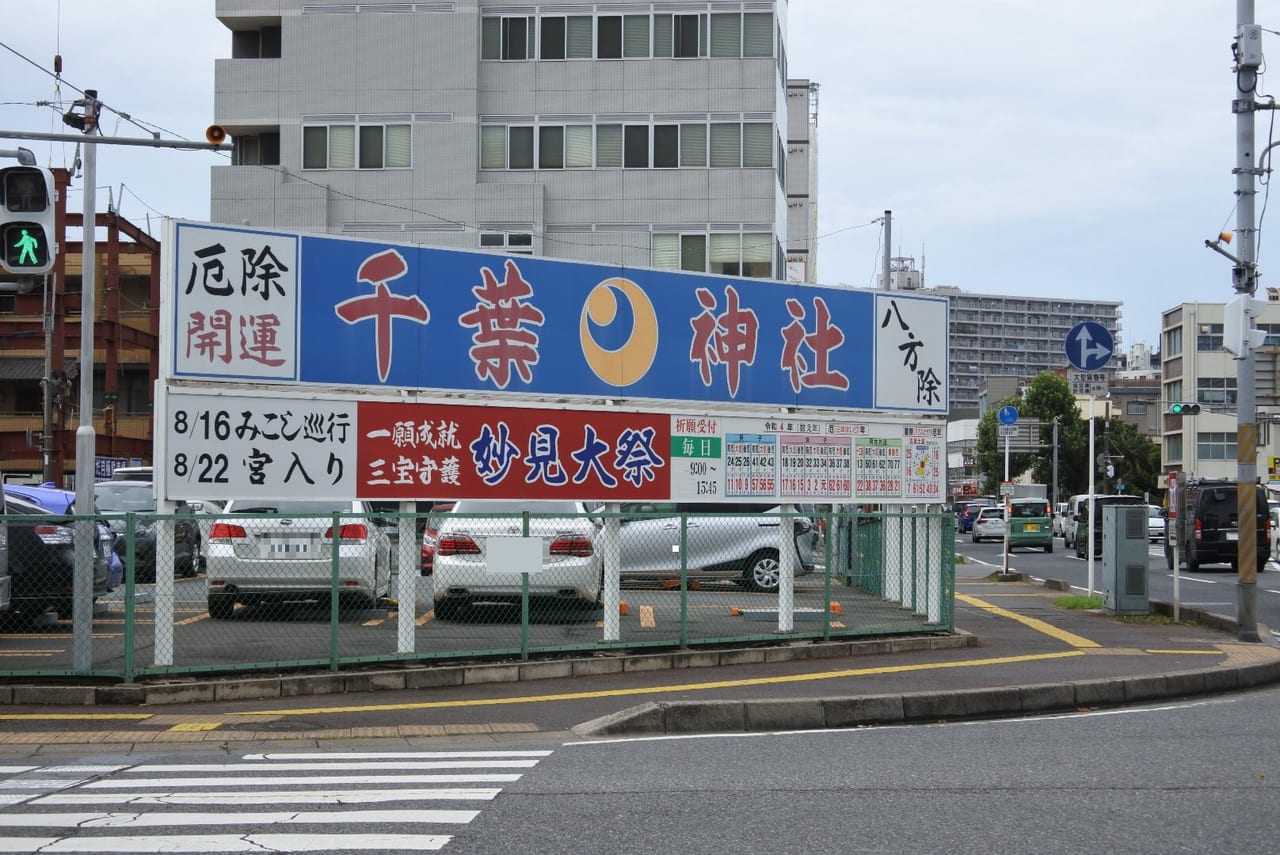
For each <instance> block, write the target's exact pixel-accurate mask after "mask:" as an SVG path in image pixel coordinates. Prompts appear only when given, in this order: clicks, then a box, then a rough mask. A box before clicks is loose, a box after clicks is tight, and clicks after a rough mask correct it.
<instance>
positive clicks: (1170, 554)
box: [1164, 545, 1173, 570]
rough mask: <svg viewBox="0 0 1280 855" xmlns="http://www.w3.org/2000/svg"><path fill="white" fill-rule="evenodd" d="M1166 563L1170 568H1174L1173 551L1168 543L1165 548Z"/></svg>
mask: <svg viewBox="0 0 1280 855" xmlns="http://www.w3.org/2000/svg"><path fill="white" fill-rule="evenodd" d="M1164 564H1165V567H1167V568H1169V569H1170V570H1172V569H1173V552H1172V551H1171V550H1170V549H1169V547H1168V546H1167V545H1166V546H1165V548H1164Z"/></svg>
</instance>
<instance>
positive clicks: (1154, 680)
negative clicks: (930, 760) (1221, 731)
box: [571, 656, 1280, 739]
mask: <svg viewBox="0 0 1280 855" xmlns="http://www.w3.org/2000/svg"><path fill="white" fill-rule="evenodd" d="M1209 675H1213V676H1212V678H1210V677H1209ZM1273 683H1280V656H1277V658H1276V659H1275V660H1274V661H1271V662H1264V663H1256V664H1250V665H1242V666H1237V667H1235V668H1224V669H1217V670H1215V671H1178V672H1172V673H1168V674H1150V675H1143V676H1140V677H1121V678H1111V679H1102V680H1084V681H1080V682H1077V683H1068V684H1032V685H1025V686H1000V687H995V688H988V689H961V690H958V691H947V692H911V693H906V694H901V695H861V696H857V695H853V696H848V697H833V698H809V699H790V700H785V701H661V702H650V703H645V704H641V705H639V706H636V707H631V708H630V709H626V710H620V711H619V712H616V713H613V714H611V715H607V716H602V717H600V718H596V719H592V720H591V721H586V722H583V723H582V724H579V725H576V726H574V727H573V728H572V729H571V730H572V733H573V734H574V735H575V736H577V737H579V738H583V739H599V738H606V737H618V736H652V735H675V734H689V733H735V732H742V733H751V732H770V731H778V730H819V729H825V728H840V727H860V726H870V725H886V724H919V723H938V722H944V721H955V720H962V719H975V718H997V717H1007V716H1018V715H1030V714H1036V715H1040V714H1044V713H1053V712H1081V711H1087V710H1092V709H1100V708H1107V707H1117V706H1124V705H1127V704H1134V703H1142V702H1150V701H1156V700H1160V699H1163V698H1190V697H1197V696H1202V695H1211V694H1217V693H1220V692H1229V691H1235V690H1239V689H1248V688H1254V687H1257V686H1263V685H1270V684H1273Z"/></svg>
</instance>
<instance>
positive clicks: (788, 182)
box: [211, 0, 817, 282]
mask: <svg viewBox="0 0 1280 855" xmlns="http://www.w3.org/2000/svg"><path fill="white" fill-rule="evenodd" d="M787 8H788V3H787V2H786V0H765V2H761V1H760V0H751V2H721V0H716V2H658V3H636V2H619V0H593V2H584V0H563V2H559V3H557V4H555V5H554V6H551V5H547V4H545V3H536V2H530V0H502V2H490V0H452V2H404V3H360V2H355V3H352V2H344V3H334V2H317V0H273V2H270V3H263V2H261V0H217V4H216V15H217V17H218V19H219V20H220V21H221V22H222V23H223V24H225V25H226V26H227V28H228V29H229V30H231V37H232V39H231V43H232V51H231V57H230V58H229V59H221V60H218V61H217V65H216V69H215V90H216V91H215V108H214V110H215V121H216V123H217V124H218V125H220V126H221V127H222V128H224V129H225V131H226V132H227V134H228V136H229V138H230V139H231V140H232V142H233V143H234V155H233V158H232V162H231V163H230V164H229V165H226V166H218V167H214V169H213V175H212V189H211V218H212V219H213V220H214V221H215V222H220V223H231V224H247V225H252V226H255V227H278V228H287V229H291V230H300V231H314V232H320V233H330V234H341V235H347V236H360V237H368V238H370V239H376V240H386V241H394V242H416V243H425V244H431V245H435V246H440V247H445V248H450V249H476V250H485V251H504V252H512V253H531V254H536V255H546V256H554V257H560V258H569V259H576V260H581V261H591V262H598V263H612V264H622V265H634V266H643V267H658V268H671V269H681V270H690V271H700V272H707V273H715V274H722V275H726V276H750V277H763V278H773V279H783V278H790V279H792V280H793V281H801V282H813V281H815V275H816V270H815V266H814V264H813V257H812V256H813V242H814V223H815V212H814V199H815V198H816V192H815V188H814V186H813V184H814V177H815V175H816V171H815V169H814V164H815V160H814V154H815V151H814V148H813V145H812V140H813V135H814V129H815V126H816V120H817V87H816V86H815V85H813V84H811V83H810V82H808V81H804V80H791V81H789V80H788V79H787V53H786V44H787V41H786V31H787V27H786V23H787V20H786V18H787Z"/></svg>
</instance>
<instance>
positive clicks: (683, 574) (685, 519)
mask: <svg viewBox="0 0 1280 855" xmlns="http://www.w3.org/2000/svg"><path fill="white" fill-rule="evenodd" d="M688 646H689V515H688V514H687V513H683V514H681V515H680V647H681V648H685V647H688Z"/></svg>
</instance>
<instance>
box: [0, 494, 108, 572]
mask: <svg viewBox="0 0 1280 855" xmlns="http://www.w3.org/2000/svg"><path fill="white" fill-rule="evenodd" d="M4 488H5V490H6V491H8V492H9V493H11V494H13V495H15V496H20V497H21V498H24V499H27V500H28V501H31V502H34V503H35V504H37V505H39V506H40V507H42V508H44V509H45V510H47V511H49V513H52V514H59V515H63V516H70V515H72V514H74V513H75V512H76V507H75V506H76V494H75V491H74V490H62V489H60V488H58V487H55V486H54V485H53V483H52V482H49V481H46V482H45V483H43V484H41V485H39V486H37V487H32V486H27V485H25V484H6V485H5V487H4ZM111 538H112V540H114V539H115V535H114V534H112V535H111ZM107 561H108V564H109V566H108V573H107V588H108V589H109V590H113V591H114V590H115V589H116V588H118V587H120V585H121V584H123V582H124V562H123V561H121V559H120V556H119V555H118V554H117V553H116V551H115V550H114V549H109V550H107Z"/></svg>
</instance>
